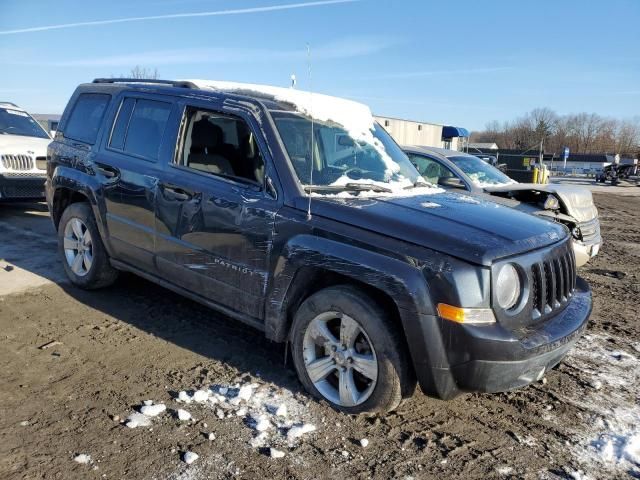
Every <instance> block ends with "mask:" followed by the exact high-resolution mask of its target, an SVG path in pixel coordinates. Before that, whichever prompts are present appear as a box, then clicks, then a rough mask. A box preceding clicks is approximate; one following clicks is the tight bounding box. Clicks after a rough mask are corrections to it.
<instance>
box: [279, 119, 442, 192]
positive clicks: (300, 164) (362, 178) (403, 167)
mask: <svg viewBox="0 0 640 480" xmlns="http://www.w3.org/2000/svg"><path fill="white" fill-rule="evenodd" d="M269 113H270V116H271V118H272V121H273V125H274V127H275V130H276V133H277V134H278V136H279V139H280V141H281V143H282V146H283V150H284V153H285V155H286V156H287V158H288V163H289V166H290V168H291V171H292V173H293V176H294V178H295V180H296V182H297V183H298V185H299V186H300V187H301V189H302V190H303V191H307V192H310V191H311V190H313V191H321V190H325V189H326V190H327V191H329V190H337V191H339V190H345V191H348V190H353V191H354V193H355V194H357V193H359V192H363V191H367V188H366V186H367V185H369V186H371V187H372V189H371V190H374V189H377V190H379V191H378V192H377V193H380V191H381V190H382V189H384V188H385V187H386V188H389V189H390V190H392V191H394V192H396V191H397V190H399V189H410V188H412V187H414V186H430V184H428V183H427V182H426V181H425V180H424V179H423V178H422V176H421V175H420V173H419V172H418V170H417V169H416V168H415V167H414V165H413V164H412V163H411V161H410V160H409V158H408V156H407V155H406V154H405V153H404V152H403V151H402V149H401V148H400V146H399V145H398V144H397V143H396V142H395V141H394V140H393V138H392V137H391V136H390V135H389V133H388V132H387V131H386V130H385V129H384V128H382V126H381V125H379V124H378V123H377V122H375V121H374V120H373V118H372V124H371V125H372V126H371V129H370V132H367V133H370V136H371V139H372V141H364V140H362V139H361V138H359V139H356V138H354V134H353V133H352V132H348V131H347V130H346V129H345V128H344V127H343V126H342V125H341V124H339V123H336V122H333V121H321V120H317V119H313V120H312V118H311V117H310V116H308V115H306V114H304V113H302V112H299V111H295V110H294V111H289V110H270V111H269ZM312 121H313V126H314V133H313V137H314V149H313V150H314V151H313V156H314V162H313V163H314V168H313V174H311V162H310V159H311V151H310V150H311V149H310V144H311V123H312ZM287 123H288V124H289V125H288V130H287V128H285V125H286V124H287ZM295 124H298V125H295ZM307 132H308V133H307ZM292 136H295V139H294V138H292ZM340 137H342V138H343V139H344V138H345V137H347V139H344V140H341V139H340ZM349 139H350V140H349ZM328 140H331V141H328ZM350 142H353V144H352V145H349V143H350ZM327 144H330V147H331V149H332V150H330V151H327ZM343 151H344V152H347V153H344V154H342V152H343ZM385 154H386V156H385ZM383 157H384V158H383ZM352 158H353V165H351V166H350V161H351V159H352ZM365 159H367V160H369V161H370V162H371V163H372V164H373V163H375V164H376V168H374V169H367V168H360V166H361V165H362V162H363V161H364V160H365ZM347 160H349V161H347ZM342 161H344V163H340V162H342ZM356 171H357V172H356ZM353 173H356V174H355V175H352V174H353ZM348 174H349V175H348Z"/></svg>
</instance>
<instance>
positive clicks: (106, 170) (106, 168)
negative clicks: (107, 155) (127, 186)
mask: <svg viewBox="0 0 640 480" xmlns="http://www.w3.org/2000/svg"><path fill="white" fill-rule="evenodd" d="M96 169H97V170H98V171H99V172H100V173H101V174H102V175H104V176H105V177H107V178H116V177H117V176H118V175H120V170H118V169H117V168H115V167H112V166H110V165H105V164H103V163H96Z"/></svg>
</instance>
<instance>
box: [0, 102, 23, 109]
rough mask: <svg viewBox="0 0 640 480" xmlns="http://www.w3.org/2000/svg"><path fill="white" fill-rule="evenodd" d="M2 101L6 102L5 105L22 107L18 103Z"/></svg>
mask: <svg viewBox="0 0 640 480" xmlns="http://www.w3.org/2000/svg"><path fill="white" fill-rule="evenodd" d="M0 103H4V104H5V105H13V106H14V107H16V108H20V107H18V105H16V104H15V103H13V102H0Z"/></svg>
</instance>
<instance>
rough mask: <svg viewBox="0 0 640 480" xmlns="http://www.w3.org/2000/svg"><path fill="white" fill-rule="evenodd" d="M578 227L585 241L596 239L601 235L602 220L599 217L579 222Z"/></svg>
mask: <svg viewBox="0 0 640 480" xmlns="http://www.w3.org/2000/svg"><path fill="white" fill-rule="evenodd" d="M578 227H579V228H580V233H581V234H582V241H583V242H585V243H590V242H592V241H595V240H596V239H597V238H598V237H599V236H600V221H599V220H598V217H596V218H594V219H592V220H589V221H588V222H583V223H579V224H578Z"/></svg>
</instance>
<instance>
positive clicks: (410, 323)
mask: <svg viewBox="0 0 640 480" xmlns="http://www.w3.org/2000/svg"><path fill="white" fill-rule="evenodd" d="M407 260H408V259H407ZM305 267H312V268H318V269H322V270H326V271H330V272H334V273H338V274H340V275H343V276H346V277H349V278H353V279H354V280H356V281H358V282H362V283H365V284H367V285H369V286H371V287H374V288H377V289H380V290H381V291H383V292H385V293H387V294H388V295H389V296H390V297H391V298H392V299H393V301H394V303H395V304H396V306H397V308H398V312H399V314H400V319H401V322H402V325H401V327H402V329H403V333H404V336H405V339H406V342H407V345H408V347H409V354H410V356H411V359H412V362H413V365H414V367H415V368H416V370H419V371H417V372H416V373H417V374H418V378H419V380H420V384H421V386H422V388H423V390H425V391H426V392H427V393H430V394H434V395H437V396H440V397H443V398H451V397H452V396H454V395H455V394H456V393H457V390H455V382H454V381H453V379H452V378H451V377H450V374H449V368H448V367H449V362H448V359H447V355H446V349H445V346H444V344H443V341H442V337H441V335H440V327H439V319H438V317H437V315H436V314H435V309H434V304H433V301H432V299H431V295H430V292H429V287H428V285H427V283H426V281H425V277H424V274H423V271H422V270H421V268H419V266H418V265H414V264H412V262H411V261H406V262H405V261H402V260H400V259H399V258H394V257H391V256H388V255H383V254H380V253H376V252H373V251H370V250H364V249H362V248H359V247H357V246H354V245H348V244H344V243H340V242H336V241H333V240H329V239H326V238H322V237H316V236H313V235H306V234H305V235H298V236H296V237H294V238H292V239H291V240H290V241H289V242H288V243H287V244H286V246H285V248H284V249H283V250H282V253H281V255H280V257H279V259H278V262H277V265H276V270H275V272H274V280H273V288H272V289H271V292H270V295H269V296H268V298H267V302H266V309H265V332H266V335H267V337H268V338H270V339H272V340H275V341H284V340H286V338H287V334H288V330H289V324H288V319H287V308H288V306H289V305H288V302H287V298H288V292H289V291H290V289H292V288H296V287H297V288H299V285H297V286H296V283H297V282H299V281H302V282H304V278H300V277H299V275H298V272H300V271H303V270H304V269H305ZM432 367H433V368H432ZM434 373H435V376H434Z"/></svg>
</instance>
